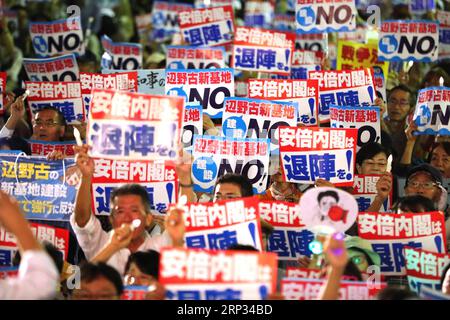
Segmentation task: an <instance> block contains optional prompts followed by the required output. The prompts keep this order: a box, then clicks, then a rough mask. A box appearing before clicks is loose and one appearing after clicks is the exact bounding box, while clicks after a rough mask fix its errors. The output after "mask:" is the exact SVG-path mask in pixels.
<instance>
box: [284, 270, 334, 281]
mask: <svg viewBox="0 0 450 320" xmlns="http://www.w3.org/2000/svg"><path fill="white" fill-rule="evenodd" d="M324 275H325V274H324V271H323V270H321V269H310V268H297V267H287V268H286V278H307V279H320V278H322V277H323V276H324Z"/></svg>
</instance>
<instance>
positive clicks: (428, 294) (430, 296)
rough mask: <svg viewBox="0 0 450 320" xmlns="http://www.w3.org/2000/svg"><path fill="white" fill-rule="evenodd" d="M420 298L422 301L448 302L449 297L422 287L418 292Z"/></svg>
mask: <svg viewBox="0 0 450 320" xmlns="http://www.w3.org/2000/svg"><path fill="white" fill-rule="evenodd" d="M420 298H421V299H422V300H450V296H449V295H447V294H445V293H443V292H442V291H440V290H439V291H438V290H433V289H430V288H428V287H422V288H421V290H420Z"/></svg>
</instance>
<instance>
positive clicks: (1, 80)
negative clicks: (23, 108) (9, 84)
mask: <svg viewBox="0 0 450 320" xmlns="http://www.w3.org/2000/svg"><path fill="white" fill-rule="evenodd" d="M6 78H7V74H6V72H0V115H1V114H3V113H4V112H5V107H4V106H5V102H6V101H5V96H6V95H5V93H6Z"/></svg>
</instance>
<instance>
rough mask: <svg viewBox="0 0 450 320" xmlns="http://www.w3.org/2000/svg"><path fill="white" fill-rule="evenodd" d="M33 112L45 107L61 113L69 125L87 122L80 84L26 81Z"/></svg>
mask: <svg viewBox="0 0 450 320" xmlns="http://www.w3.org/2000/svg"><path fill="white" fill-rule="evenodd" d="M25 85H26V88H27V90H29V91H30V94H29V95H28V98H27V99H28V102H29V106H30V109H31V112H32V113H33V114H35V113H36V112H38V111H39V110H40V109H42V108H45V107H53V108H56V109H58V110H59V111H61V113H62V114H63V116H64V120H65V121H66V122H67V124H77V123H79V122H84V121H86V116H85V112H84V104H83V99H82V96H81V83H80V82H53V81H48V82H29V81H25Z"/></svg>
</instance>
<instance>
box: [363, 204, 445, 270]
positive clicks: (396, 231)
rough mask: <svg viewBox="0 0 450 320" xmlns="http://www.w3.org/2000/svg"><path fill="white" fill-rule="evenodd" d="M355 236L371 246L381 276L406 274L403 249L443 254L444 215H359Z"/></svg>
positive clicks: (435, 213)
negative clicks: (377, 259) (376, 256)
mask: <svg viewBox="0 0 450 320" xmlns="http://www.w3.org/2000/svg"><path fill="white" fill-rule="evenodd" d="M357 223H358V234H359V236H360V237H361V238H363V239H367V240H369V241H370V243H371V244H372V249H373V251H375V252H377V253H378V254H379V255H380V257H381V272H382V273H383V274H384V275H406V269H405V258H404V255H403V248H404V247H405V246H408V247H412V248H416V249H423V250H428V251H431V252H435V253H444V252H445V251H446V248H447V239H446V236H445V223H444V215H443V213H442V212H438V211H435V212H426V213H402V214H390V213H368V212H365V213H360V214H359V215H358V219H357Z"/></svg>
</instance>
